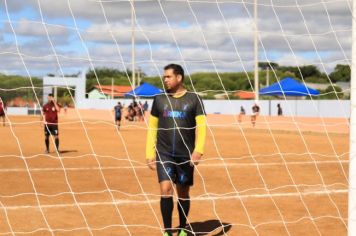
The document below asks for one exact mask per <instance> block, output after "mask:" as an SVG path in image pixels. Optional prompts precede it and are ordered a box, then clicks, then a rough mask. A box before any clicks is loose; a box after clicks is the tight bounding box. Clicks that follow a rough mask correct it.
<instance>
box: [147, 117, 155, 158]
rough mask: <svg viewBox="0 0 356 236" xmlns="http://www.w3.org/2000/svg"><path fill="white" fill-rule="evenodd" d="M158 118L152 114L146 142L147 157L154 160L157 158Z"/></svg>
mask: <svg viewBox="0 0 356 236" xmlns="http://www.w3.org/2000/svg"><path fill="white" fill-rule="evenodd" d="M157 128H158V118H157V117H155V116H153V115H151V116H150V119H149V121H148V131H147V142H146V159H147V160H153V159H155V158H156V149H155V147H156V142H157Z"/></svg>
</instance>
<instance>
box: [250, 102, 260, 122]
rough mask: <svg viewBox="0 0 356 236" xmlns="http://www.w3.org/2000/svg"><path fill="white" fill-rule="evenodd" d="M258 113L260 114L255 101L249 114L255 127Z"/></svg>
mask: <svg viewBox="0 0 356 236" xmlns="http://www.w3.org/2000/svg"><path fill="white" fill-rule="evenodd" d="M259 114H260V107H259V106H258V105H257V103H255V104H254V105H253V106H252V115H251V123H252V126H253V127H255V125H256V120H257V116H258V115H259Z"/></svg>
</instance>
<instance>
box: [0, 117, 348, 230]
mask: <svg viewBox="0 0 356 236" xmlns="http://www.w3.org/2000/svg"><path fill="white" fill-rule="evenodd" d="M9 121H10V122H11V124H8V125H7V126H6V127H2V126H0V204H1V205H0V235H13V234H16V235H51V234H52V235H161V227H162V223H161V217H160V210H159V189H158V184H157V177H156V173H155V172H153V171H150V170H149V169H148V168H147V167H146V166H145V160H144V153H145V141H146V139H145V137H146V128H145V127H146V126H145V124H144V123H136V122H133V123H125V124H124V125H123V127H122V129H121V130H120V131H118V130H117V129H116V128H115V126H114V125H113V122H112V114H111V113H110V112H103V111H80V112H79V111H69V113H68V114H66V115H61V117H60V122H61V123H60V128H59V132H60V150H61V152H60V153H55V152H51V153H50V154H49V155H47V154H43V153H44V136H43V128H42V127H41V125H40V123H39V118H38V117H35V116H32V117H30V116H27V117H9ZM208 123H209V130H208V138H207V144H206V153H205V155H204V160H203V161H202V162H201V163H200V165H199V166H198V167H197V168H196V172H195V185H194V187H193V188H192V191H191V198H192V205H191V211H190V215H189V223H190V226H191V227H192V228H193V230H194V231H195V232H196V235H224V234H226V235H239V236H240V235H345V234H346V232H347V226H346V225H347V185H348V184H347V177H348V151H349V137H348V133H347V132H348V124H347V120H344V119H320V118H313V119H302V118H298V119H291V118H278V117H268V118H265V117H259V119H258V124H257V126H256V127H255V128H252V127H251V124H250V123H249V120H248V117H245V118H244V120H243V123H242V124H238V123H236V117H232V116H222V115H212V116H209V120H208ZM51 147H52V150H53V143H51ZM177 216H178V214H177V208H176V207H175V211H174V213H173V221H174V223H173V225H174V226H177V225H178V217H177Z"/></svg>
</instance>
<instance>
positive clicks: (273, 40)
mask: <svg viewBox="0 0 356 236" xmlns="http://www.w3.org/2000/svg"><path fill="white" fill-rule="evenodd" d="M257 2H258V24H257V25H258V39H259V43H258V45H259V56H258V57H259V60H260V61H271V62H276V63H279V64H280V65H293V66H297V65H299V66H301V65H309V64H312V65H316V66H318V68H319V69H320V70H321V71H322V72H326V73H330V72H331V71H332V70H333V68H334V67H335V65H336V64H350V59H351V16H352V14H351V9H352V1H351V0H258V1H257ZM132 3H133V4H132ZM253 3H254V0H189V1H187V0H155V1H153V0H135V1H131V2H130V1H128V0H55V1H53V0H0V61H1V63H0V73H4V74H20V75H25V76H39V77H41V76H45V75H46V74H48V73H57V74H59V75H61V74H71V73H76V72H78V71H82V70H87V69H92V68H95V67H103V66H106V67H113V68H118V69H125V68H131V67H132V56H131V49H132V44H131V35H132V28H131V25H132V21H131V12H132V9H134V13H135V14H134V15H135V18H134V25H135V30H134V35H135V42H136V43H135V65H136V68H140V69H141V70H142V71H143V72H145V73H146V74H147V75H159V74H161V73H162V68H163V67H164V66H165V65H166V64H168V63H179V64H181V65H183V67H184V68H185V70H186V72H187V73H194V72H197V71H199V72H205V71H209V72H216V73H221V72H231V71H242V72H243V71H252V70H253V63H254V61H253V60H254V54H253V35H254V31H255V22H254V17H253V12H254V11H253V10H254V5H253Z"/></svg>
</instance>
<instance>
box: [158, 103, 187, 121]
mask: <svg viewBox="0 0 356 236" xmlns="http://www.w3.org/2000/svg"><path fill="white" fill-rule="evenodd" d="M187 108H188V105H187V104H186V105H184V107H183V111H170V110H168V105H167V104H165V106H164V109H163V117H165V118H167V117H169V118H176V119H184V118H186V117H187V112H186V111H185V110H186V109H187Z"/></svg>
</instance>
